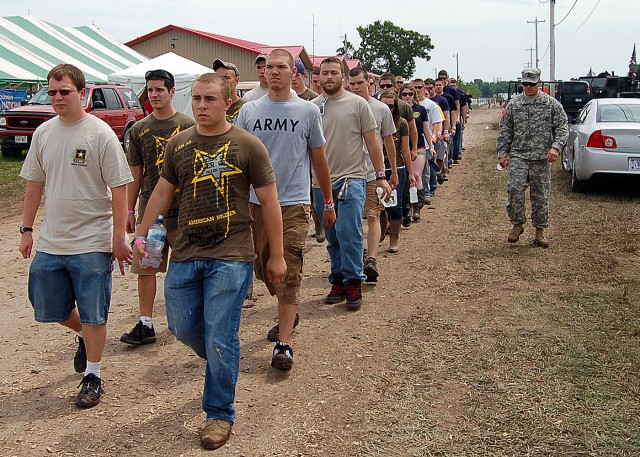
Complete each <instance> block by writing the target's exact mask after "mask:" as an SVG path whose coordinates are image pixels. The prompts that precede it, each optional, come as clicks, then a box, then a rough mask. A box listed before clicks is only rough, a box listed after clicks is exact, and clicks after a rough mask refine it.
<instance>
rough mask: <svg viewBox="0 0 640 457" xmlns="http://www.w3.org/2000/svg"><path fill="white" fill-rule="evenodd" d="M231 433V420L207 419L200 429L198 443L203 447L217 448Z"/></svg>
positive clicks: (222, 444)
mask: <svg viewBox="0 0 640 457" xmlns="http://www.w3.org/2000/svg"><path fill="white" fill-rule="evenodd" d="M230 435H231V422H227V421H225V420H222V419H207V421H206V422H205V424H204V428H203V429H202V436H201V437H200V445H201V446H202V447H203V448H205V449H218V448H219V447H221V446H224V444H225V443H226V442H227V440H228V439H229V436H230Z"/></svg>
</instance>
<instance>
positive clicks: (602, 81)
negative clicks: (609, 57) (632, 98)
mask: <svg viewBox="0 0 640 457" xmlns="http://www.w3.org/2000/svg"><path fill="white" fill-rule="evenodd" d="M606 85H607V78H593V79H592V80H591V87H593V88H594V89H602V88H603V87H604V86H606Z"/></svg>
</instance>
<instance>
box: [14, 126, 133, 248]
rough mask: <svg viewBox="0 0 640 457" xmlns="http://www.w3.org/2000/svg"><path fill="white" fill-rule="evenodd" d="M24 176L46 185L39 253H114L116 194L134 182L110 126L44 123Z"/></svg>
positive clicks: (26, 164)
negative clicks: (113, 201) (113, 199)
mask: <svg viewBox="0 0 640 457" xmlns="http://www.w3.org/2000/svg"><path fill="white" fill-rule="evenodd" d="M20 176H21V177H22V178H24V179H26V180H29V181H35V182H44V183H45V187H44V191H45V201H44V220H43V222H42V227H41V229H40V238H39V241H38V248H37V250H38V251H42V252H46V253H48V254H55V255H74V254H84V253H87V252H112V238H113V235H112V233H113V220H112V207H111V188H113V187H119V186H123V185H125V184H127V183H129V182H131V181H133V177H132V176H131V171H130V169H129V165H128V164H127V158H126V156H125V154H124V151H123V150H122V145H121V144H120V141H119V140H118V137H117V136H116V134H115V133H114V132H113V130H111V127H109V125H108V124H107V123H105V122H104V121H102V120H100V119H98V118H97V117H95V116H92V115H86V116H84V117H83V118H82V119H80V120H79V121H76V122H72V123H64V122H62V121H61V120H60V118H59V117H58V116H56V117H54V118H53V119H51V120H49V121H47V122H45V123H44V124H42V125H41V126H40V127H38V128H37V129H36V131H35V132H34V134H33V140H32V141H31V147H30V148H29V153H28V154H27V157H26V159H25V161H24V164H23V165H22V170H21V171H20ZM123 235H124V234H123Z"/></svg>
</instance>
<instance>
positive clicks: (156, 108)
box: [120, 69, 195, 346]
mask: <svg viewBox="0 0 640 457" xmlns="http://www.w3.org/2000/svg"><path fill="white" fill-rule="evenodd" d="M144 78H145V81H146V82H147V86H146V87H147V99H148V100H149V102H150V103H151V106H152V107H153V112H152V113H151V114H149V115H148V116H147V117H145V118H144V119H142V120H140V121H139V122H136V123H135V124H134V125H133V128H132V129H131V138H130V142H129V150H128V151H127V159H128V162H129V167H130V168H131V174H132V175H133V182H132V183H130V184H129V186H128V188H127V201H128V208H129V210H128V216H127V233H135V231H136V224H140V222H142V218H143V217H144V213H145V210H146V208H147V202H148V201H149V197H151V193H152V192H153V189H154V188H155V187H156V184H157V183H158V179H159V178H160V170H162V164H163V163H164V150H165V147H166V145H167V142H168V141H169V139H171V137H173V136H174V135H176V134H178V133H180V132H182V131H183V130H185V129H187V128H189V127H191V126H192V125H194V124H195V121H194V120H193V119H192V118H190V117H189V116H187V115H186V114H183V113H180V112H178V111H177V110H176V109H175V108H174V107H173V104H172V103H171V101H172V99H173V96H174V95H175V93H176V89H175V79H174V77H173V75H172V74H171V73H169V72H168V71H166V70H162V69H159V70H150V71H148V72H147V73H146V74H145V77H144ZM136 207H137V218H136ZM163 216H164V225H165V227H166V228H167V240H168V243H165V246H164V249H163V251H162V262H161V263H160V266H159V267H158V268H157V269H154V270H148V269H143V268H142V267H141V266H140V264H139V263H138V262H137V261H136V262H133V265H132V266H131V272H132V273H134V274H136V275H138V303H139V305H140V319H139V321H138V322H137V323H136V325H135V326H134V327H133V329H131V331H130V332H128V333H124V334H123V335H122V336H121V337H120V341H122V342H123V343H125V344H129V345H131V346H140V345H143V344H151V343H155V341H156V331H155V329H154V327H153V304H154V301H155V299H156V286H157V284H156V273H158V272H162V273H165V272H166V271H167V261H168V258H169V246H173V244H174V242H175V239H176V232H177V229H178V198H177V196H176V197H174V199H173V201H172V202H171V206H170V208H169V210H168V211H167V213H166V214H163ZM154 217H158V214H154Z"/></svg>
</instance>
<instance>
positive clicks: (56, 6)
mask: <svg viewBox="0 0 640 457" xmlns="http://www.w3.org/2000/svg"><path fill="white" fill-rule="evenodd" d="M408 4H410V2H392V1H389V0H387V1H379V0H369V1H367V2H357V1H351V2H349V1H344V0H341V1H335V0H326V1H324V2H302V1H299V0H298V1H285V0H282V1H280V2H264V1H255V0H245V1H238V2H230V1H226V2H218V1H210V0H207V1H205V0H200V1H196V0H182V1H180V2H175V1H165V0H157V1H148V0H136V1H135V2H131V3H124V4H121V5H120V6H119V7H118V8H117V9H112V8H110V5H111V3H110V2H89V3H87V2H84V1H82V2H81V1H76V0H67V1H65V2H51V1H49V0H47V1H44V0H22V1H20V2H18V1H15V2H8V1H7V0H4V1H3V6H2V9H1V10H0V11H1V12H2V16H16V15H27V14H31V15H32V16H36V17H38V18H39V19H42V20H44V21H47V22H52V23H55V24H58V25H62V26H79V25H89V24H95V25H97V26H98V27H100V28H101V29H102V30H103V31H104V32H105V33H107V34H109V35H111V36H113V37H114V38H116V39H118V40H120V41H122V42H126V41H129V40H131V39H133V38H136V37H138V36H141V35H144V34H146V33H149V32H151V31H153V30H156V29H159V28H161V27H164V26H166V25H168V24H174V25H179V26H182V27H188V28H193V29H197V30H203V31H208V32H212V33H218V34H221V35H227V36H232V37H236V38H242V39H245V40H250V41H257V42H261V43H265V44H269V45H298V44H302V45H304V46H305V47H306V48H307V50H308V51H309V53H313V52H314V49H315V53H316V54H318V55H326V54H334V53H335V50H336V49H337V48H338V47H340V46H341V42H342V40H343V38H344V35H345V34H346V35H347V39H348V40H349V41H351V42H352V43H353V44H354V45H355V46H356V47H357V46H358V45H359V43H360V38H359V36H358V33H357V31H356V27H358V26H360V25H367V24H370V23H372V22H374V21H376V20H390V21H392V22H393V23H394V24H396V25H397V26H399V27H403V28H405V29H411V30H415V31H417V32H419V33H423V34H426V35H429V36H430V37H431V41H432V44H433V45H434V47H435V49H434V50H433V51H432V54H431V60H429V61H426V60H421V59H419V60H418V61H417V70H416V75H414V76H419V77H423V78H424V77H427V76H432V75H433V74H434V73H435V70H436V69H438V70H439V69H443V68H444V69H446V70H447V71H448V72H449V74H452V75H455V73H456V58H455V56H454V55H455V54H456V53H457V54H458V69H459V74H460V76H461V77H462V78H463V79H464V80H465V81H470V80H473V79H475V78H479V79H482V80H484V81H493V80H495V79H502V80H509V79H513V78H515V77H517V76H518V75H519V73H520V70H521V69H522V68H523V67H524V66H525V64H526V63H527V62H528V61H529V60H530V57H531V52H530V51H527V49H528V48H535V28H534V25H533V24H528V23H527V21H534V20H535V19H536V17H537V18H538V20H545V21H546V22H543V23H540V24H538V49H539V52H538V54H539V59H540V68H541V70H542V77H543V79H548V77H549V51H548V44H549V22H550V21H549V13H550V4H549V2H548V1H546V2H545V3H542V2H541V1H540V0H483V1H479V0H449V1H448V2H446V1H440V2H434V1H429V0H427V1H424V2H422V3H421V4H420V5H424V6H418V5H419V4H418V3H417V2H415V6H411V7H408V6H405V5H408ZM555 5H556V6H555V22H556V24H557V25H556V77H557V78H558V79H569V78H571V77H577V76H581V75H583V74H586V73H587V71H589V68H591V67H592V68H593V70H594V71H595V72H600V71H604V70H608V71H614V72H615V73H616V74H622V73H625V72H626V71H627V69H628V68H627V66H628V63H629V58H630V57H631V51H632V50H633V45H634V42H635V40H637V41H638V44H640V34H639V33H638V32H634V30H637V20H638V17H640V1H637V0H556V4H555ZM594 8H595V9H594ZM570 10H571V11H570ZM567 13H568V16H567V17H566V18H565V19H564V20H563V18H564V17H565V15H567ZM589 14H591V16H590V17H589V18H588V19H587V17H588V16H589ZM314 18H315V20H314ZM585 20H586V22H585ZM561 21H562V22H561ZM533 60H534V63H535V53H534V56H533Z"/></svg>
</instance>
